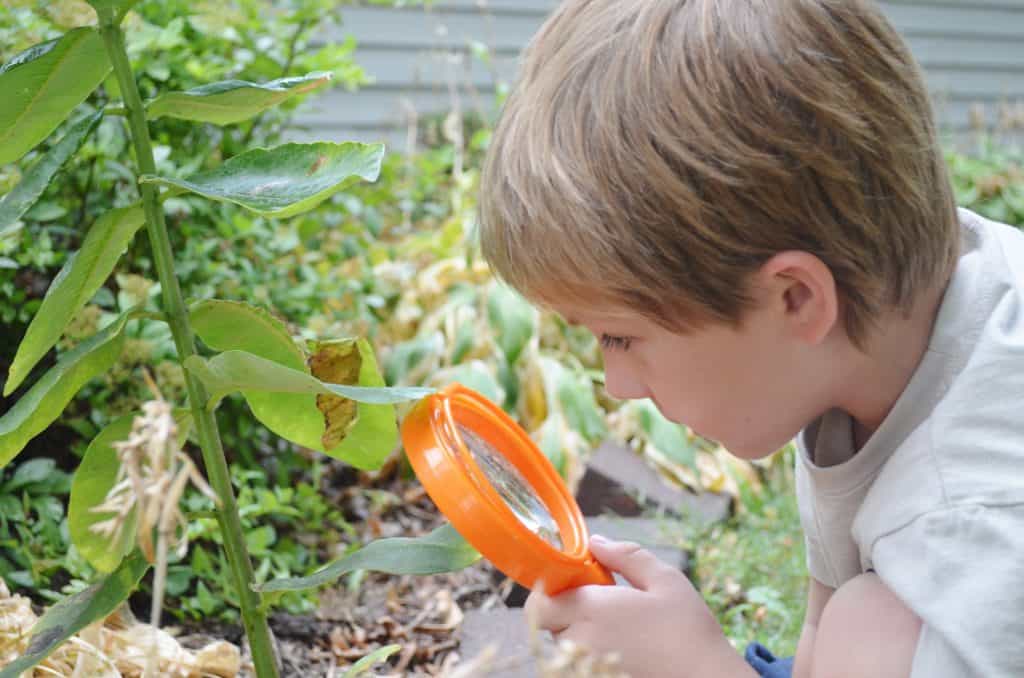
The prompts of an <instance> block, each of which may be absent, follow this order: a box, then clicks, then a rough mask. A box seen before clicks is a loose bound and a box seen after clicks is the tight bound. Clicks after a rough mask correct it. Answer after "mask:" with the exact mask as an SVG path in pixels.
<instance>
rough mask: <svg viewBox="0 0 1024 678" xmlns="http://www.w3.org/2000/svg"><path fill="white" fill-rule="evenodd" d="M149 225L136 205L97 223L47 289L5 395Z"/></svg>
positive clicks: (5, 388) (55, 340)
mask: <svg viewBox="0 0 1024 678" xmlns="http://www.w3.org/2000/svg"><path fill="white" fill-rule="evenodd" d="M143 223H145V215H144V214H143V211H142V207H141V206H139V205H137V204H136V205H132V206H131V207H122V208H120V209H115V210H111V211H110V212H107V213H106V214H104V215H103V216H102V217H100V218H99V219H98V220H97V221H96V223H95V224H93V225H92V228H90V229H89V233H88V235H86V236H85V241H84V242H83V243H82V248H81V249H80V250H79V251H78V252H76V253H75V254H74V255H73V256H71V257H68V260H67V262H66V263H65V264H64V267H63V268H62V269H61V271H60V273H58V274H57V277H56V278H54V280H53V282H52V283H51V284H50V288H49V289H48V290H46V297H45V298H44V299H43V303H42V305H41V306H40V307H39V310H38V311H37V312H36V315H35V317H34V318H32V323H31V324H30V325H29V326H28V331H26V332H25V338H24V339H22V340H21V345H20V346H18V352H17V354H16V355H15V356H14V361H13V362H12V363H11V371H10V374H9V375H8V377H7V383H6V384H4V395H5V396H6V395H8V394H10V393H11V392H12V391H13V390H14V389H15V388H17V387H18V385H19V384H21V382H22V381H23V380H24V379H25V377H26V376H27V375H28V373H29V371H30V370H31V369H32V368H33V367H34V366H35V364H36V363H37V362H39V359H40V358H42V357H43V356H44V355H46V352H47V351H49V350H50V349H51V348H52V347H53V345H54V344H56V343H57V340H58V339H60V335H61V334H62V333H63V332H64V328H65V327H67V324H68V323H69V322H70V321H71V319H72V318H74V316H75V314H76V313H78V311H79V310H81V308H82V307H83V306H85V304H86V303H87V302H88V301H89V299H91V298H92V295H93V294H95V293H96V290H98V289H99V288H100V285H102V284H103V282H104V281H105V280H106V279H107V278H108V277H109V276H110V273H111V271H113V270H114V266H115V265H117V260H118V259H120V258H121V254H122V253H123V252H124V251H125V249H126V248H127V247H128V243H130V242H131V240H132V238H133V237H134V236H135V232H136V231H138V230H139V228H140V227H141V226H142V224H143Z"/></svg>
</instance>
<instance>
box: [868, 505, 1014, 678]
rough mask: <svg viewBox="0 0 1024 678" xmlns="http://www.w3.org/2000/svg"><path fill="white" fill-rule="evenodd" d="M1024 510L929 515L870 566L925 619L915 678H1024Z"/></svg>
mask: <svg viewBox="0 0 1024 678" xmlns="http://www.w3.org/2000/svg"><path fill="white" fill-rule="evenodd" d="M1022 562H1024V504H1011V505H1001V506H998V505H997V506H992V505H988V506H986V505H978V504H975V505H967V506H957V507H952V508H943V509H940V510H936V511H932V512H929V513H925V514H923V515H921V516H919V517H918V518H917V519H915V520H913V521H912V522H910V523H909V524H907V525H905V526H904V527H901V528H900V529H898V530H895V531H893V532H890V533H888V534H886V535H885V536H883V537H881V538H879V539H878V540H876V541H875V544H874V547H873V548H872V551H871V564H872V566H873V568H874V570H875V571H876V572H877V573H878V576H879V577H880V578H881V579H882V581H883V582H885V584H886V585H887V586H889V588H890V589H891V590H892V591H893V592H894V593H895V594H896V595H897V596H898V597H899V598H900V599H901V600H903V601H904V603H906V605H907V606H908V607H909V608H910V609H911V610H913V611H914V612H915V613H916V614H917V616H918V617H920V618H921V620H922V623H923V626H922V631H921V636H920V639H919V641H918V645H917V650H916V652H915V655H914V664H913V671H912V673H911V677H912V678H965V677H971V676H978V677H979V678H980V677H985V678H987V677H989V676H1024V642H1021V639H1022V638H1024V567H1022V566H1021V563H1022Z"/></svg>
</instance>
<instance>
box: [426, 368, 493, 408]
mask: <svg viewBox="0 0 1024 678" xmlns="http://www.w3.org/2000/svg"><path fill="white" fill-rule="evenodd" d="M435 378H436V379H437V380H438V382H445V383H447V382H452V381H457V382H459V383H460V384H462V385H463V386H466V387H468V388H471V389H473V390H474V391H477V392H478V393H480V394H481V395H483V396H485V397H486V398H487V399H488V400H491V401H492V402H495V403H499V404H500V403H501V402H502V401H504V400H505V392H504V390H503V389H502V387H501V384H499V383H498V380H497V379H495V378H494V375H493V374H491V371H490V370H489V369H488V367H487V365H486V363H484V362H483V361H481V360H471V361H470V362H468V363H463V364H461V365H455V366H453V367H450V368H448V369H446V370H444V371H443V372H442V373H439V374H437V375H435ZM438 382H435V383H438Z"/></svg>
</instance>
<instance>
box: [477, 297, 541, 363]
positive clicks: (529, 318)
mask: <svg viewBox="0 0 1024 678" xmlns="http://www.w3.org/2000/svg"><path fill="white" fill-rule="evenodd" d="M487 317H488V319H489V320H490V322H491V327H493V328H494V334H495V336H496V337H497V339H498V345H499V346H501V350H502V352H504V354H505V359H506V360H507V361H508V362H509V363H514V362H515V361H516V360H517V359H518V358H519V354H520V353H522V351H523V348H525V347H526V343H527V342H528V341H529V340H530V337H532V336H533V334H534V332H535V331H536V329H537V310H536V309H535V308H534V307H533V306H531V305H530V303H529V302H527V301H526V299H523V297H522V296H520V295H519V294H518V293H517V292H516V291H515V290H513V289H512V288H511V287H508V286H507V285H502V284H495V285H494V287H492V288H491V294H490V296H489V298H488V299H487Z"/></svg>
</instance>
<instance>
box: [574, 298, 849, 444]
mask: <svg viewBox="0 0 1024 678" xmlns="http://www.w3.org/2000/svg"><path fill="white" fill-rule="evenodd" d="M554 310H555V311H557V312H558V313H560V314H561V315H562V316H563V317H564V318H565V319H566V320H567V321H568V322H570V323H572V324H578V325H582V326H584V327H586V328H587V329H589V330H590V331H591V332H592V333H593V334H594V336H595V337H597V339H598V341H599V342H600V344H601V347H602V352H603V354H604V364H605V386H606V389H607V390H608V393H609V394H610V395H611V396H612V397H614V398H619V399H634V398H651V399H652V400H653V401H654V403H655V404H656V405H657V406H658V409H659V410H661V413H662V414H663V415H665V417H667V418H668V419H670V420H672V421H675V422H678V423H680V424H685V425H687V426H689V427H690V428H691V429H693V430H694V432H696V433H698V434H700V435H702V436H704V437H706V438H709V439H712V440H715V441H717V442H719V443H721V444H722V445H724V446H725V447H726V449H728V450H729V451H730V452H731V453H732V454H734V455H736V456H738V457H743V458H746V459H754V458H759V457H763V456H766V455H769V454H771V453H773V452H775V451H776V450H778V449H779V448H781V447H782V446H784V445H785V444H786V443H788V442H789V441H790V440H791V439H792V438H793V437H794V436H795V435H796V434H797V433H798V432H799V430H800V429H801V428H803V427H804V426H805V425H806V424H807V423H808V422H809V421H811V420H812V419H813V418H814V417H816V416H818V415H820V414H821V412H822V411H823V410H824V409H826V408H823V407H822V403H823V402H824V400H825V399H826V398H827V393H828V384H829V375H828V373H827V368H826V369H825V372H824V373H823V370H822V368H823V367H824V365H825V364H826V363H821V362H818V361H817V360H815V358H814V356H812V354H813V353H815V351H813V350H811V347H809V346H807V344H806V343H804V342H801V341H799V340H797V339H796V338H795V337H794V336H793V332H792V331H791V323H790V322H787V318H786V313H785V311H784V310H783V309H781V308H780V307H779V306H778V305H776V304H771V303H767V304H763V305H761V306H759V307H755V308H754V309H752V310H751V311H749V312H748V313H747V314H746V315H745V317H744V321H743V323H742V325H741V326H740V327H739V328H733V327H730V326H725V325H720V324H715V325H707V326H705V327H703V328H702V329H699V330H696V331H693V332H689V333H686V334H678V333H675V332H672V331H670V330H667V329H665V328H663V327H661V326H659V325H657V324H656V323H654V322H652V321H650V320H648V319H646V318H644V317H642V316H640V315H639V314H637V313H635V312H631V311H628V310H620V309H609V310H608V311H595V310H592V309H586V310H585V309H578V308H559V307H557V306H556V307H555V308H554Z"/></svg>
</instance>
